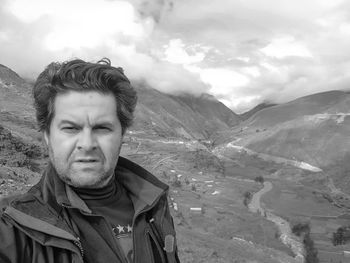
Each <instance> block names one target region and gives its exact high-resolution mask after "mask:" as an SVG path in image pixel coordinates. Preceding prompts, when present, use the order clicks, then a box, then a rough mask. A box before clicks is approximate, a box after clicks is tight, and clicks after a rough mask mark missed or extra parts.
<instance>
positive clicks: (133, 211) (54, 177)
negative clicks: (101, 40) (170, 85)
mask: <svg viewBox="0 0 350 263" xmlns="http://www.w3.org/2000/svg"><path fill="white" fill-rule="evenodd" d="M33 91H34V92H33V94H34V104H35V108H36V117H37V121H38V124H39V127H40V130H41V131H42V132H43V135H44V139H45V142H46V144H47V146H48V150H49V157H50V162H49V164H48V166H47V168H46V170H45V172H44V173H43V176H42V178H41V180H40V182H39V183H38V184H37V185H35V186H33V187H32V188H31V189H30V190H29V191H28V192H27V193H26V194H23V195H19V196H15V197H8V198H6V199H4V200H2V201H1V204H0V207H1V208H2V209H1V212H0V213H1V214H0V215H1V220H0V262H39V263H40V262H46V263H51V262H60V263H65V262H94V263H95V262H106V263H109V262H125V263H130V262H138V263H139V262H179V259H178V255H177V247H176V240H175V231H174V226H173V221H172V217H171V215H170V213H169V207H168V202H167V191H168V186H166V185H165V184H163V183H162V182H160V181H159V180H158V179H157V178H156V177H154V176H153V175H152V174H150V173H149V172H147V171H146V170H144V169H143V168H141V167H140V166H138V165H136V164H135V163H132V162H131V161H129V160H127V159H125V158H122V157H119V153H120V148H121V146H122V140H123V136H124V134H125V132H126V130H127V128H128V127H129V126H130V125H131V123H132V119H133V112H134V109H135V106H136V101H137V96H136V92H135V90H134V89H133V87H132V86H131V85H130V82H129V80H128V79H127V77H126V76H125V75H124V73H123V70H122V69H121V68H115V67H112V66H111V65H110V61H109V60H108V59H104V60H101V61H99V62H98V63H88V62H85V61H82V60H72V61H69V62H65V63H62V64H60V63H52V64H50V65H49V66H48V67H47V68H46V69H45V70H44V71H43V72H42V73H41V74H40V75H39V77H38V79H37V81H36V83H35V85H34V89H33Z"/></svg>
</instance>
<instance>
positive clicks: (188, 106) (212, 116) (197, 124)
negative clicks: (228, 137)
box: [132, 86, 240, 140]
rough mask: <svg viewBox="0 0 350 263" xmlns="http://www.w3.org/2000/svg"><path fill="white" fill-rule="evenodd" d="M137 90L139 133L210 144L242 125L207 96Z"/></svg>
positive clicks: (136, 118) (134, 127)
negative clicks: (222, 132) (214, 136)
mask: <svg viewBox="0 0 350 263" xmlns="http://www.w3.org/2000/svg"><path fill="white" fill-rule="evenodd" d="M136 89H137V92H138V98H139V101H138V105H137V107H136V114H135V115H136V117H135V122H134V123H135V124H134V126H133V128H132V129H135V130H137V131H147V132H150V133H153V134H157V135H160V136H163V137H183V138H188V139H201V140H206V139H209V138H210V136H211V135H212V134H214V133H215V132H217V131H219V130H225V129H226V130H227V129H229V128H231V127H233V126H235V125H237V124H238V123H239V121H240V119H239V116H238V115H237V114H235V113H234V112H232V111H231V110H230V109H229V108H227V107H226V106H225V105H224V104H222V103H221V102H219V101H218V100H216V99H215V98H214V97H212V96H210V95H207V94H203V95H201V96H199V97H195V96H193V95H189V94H183V95H178V96H175V95H169V94H165V93H162V92H160V91H158V90H155V89H152V88H149V87H145V86H137V87H136Z"/></svg>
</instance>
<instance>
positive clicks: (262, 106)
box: [239, 103, 277, 121]
mask: <svg viewBox="0 0 350 263" xmlns="http://www.w3.org/2000/svg"><path fill="white" fill-rule="evenodd" d="M276 105H277V104H273V103H260V104H258V105H257V106H255V107H254V108H253V109H251V110H249V111H246V112H244V113H242V114H240V115H239V117H240V118H241V119H242V120H243V121H245V120H247V119H249V118H250V117H251V116H253V115H254V114H255V113H257V112H258V111H261V110H263V109H265V108H269V107H272V106H276Z"/></svg>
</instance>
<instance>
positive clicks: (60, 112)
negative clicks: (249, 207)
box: [44, 91, 123, 188]
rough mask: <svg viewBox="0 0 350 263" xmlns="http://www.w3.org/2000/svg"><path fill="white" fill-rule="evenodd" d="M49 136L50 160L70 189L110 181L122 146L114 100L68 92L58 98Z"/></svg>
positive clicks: (45, 135)
mask: <svg viewBox="0 0 350 263" xmlns="http://www.w3.org/2000/svg"><path fill="white" fill-rule="evenodd" d="M54 107H55V114H54V117H53V119H52V122H51V125H50V133H45V134H44V137H45V141H46V143H47V145H48V147H49V156H50V160H51V162H52V164H53V166H54V167H55V169H56V171H57V173H58V175H59V177H60V178H61V179H62V180H63V181H64V182H66V183H67V184H69V185H72V186H74V187H81V188H101V187H103V186H105V185H107V184H108V183H109V182H110V180H111V179H112V178H113V175H114V169H115V167H116V165H117V161H118V156H119V152H120V147H121V145H122V139H123V136H122V128H121V125H120V122H119V119H118V117H117V114H116V112H117V110H116V108H117V106H116V100H115V98H114V97H113V95H111V94H101V93H98V92H95V91H91V92H85V93H82V92H76V91H70V92H68V93H64V94H58V95H57V96H56V98H55V102H54Z"/></svg>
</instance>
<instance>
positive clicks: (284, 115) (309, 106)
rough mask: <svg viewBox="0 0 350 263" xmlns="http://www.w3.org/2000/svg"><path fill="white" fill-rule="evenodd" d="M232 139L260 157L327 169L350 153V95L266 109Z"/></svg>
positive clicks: (313, 98) (327, 94)
mask: <svg viewBox="0 0 350 263" xmlns="http://www.w3.org/2000/svg"><path fill="white" fill-rule="evenodd" d="M228 137H229V138H230V139H229V140H230V141H234V140H235V141H236V142H235V144H237V145H240V146H244V147H247V148H249V149H251V150H254V151H256V152H259V153H266V154H270V155H273V156H279V157H284V158H288V159H292V160H298V161H304V162H307V163H310V164H312V165H314V166H317V167H326V166H328V165H331V164H332V163H334V162H335V161H337V160H341V159H342V158H344V156H345V155H346V153H348V152H349V151H350V140H349V139H350V94H348V93H346V92H343V91H330V92H323V93H318V94H314V95H310V96H306V97H302V98H299V99H297V100H294V101H291V102H289V103H286V104H282V105H276V106H273V107H269V108H265V109H263V110H261V111H259V112H257V113H256V114H255V115H253V116H252V117H251V118H249V119H248V120H246V121H245V122H243V123H241V125H240V126H239V127H237V128H236V129H234V130H232V131H231V132H230V133H229V135H228Z"/></svg>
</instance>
